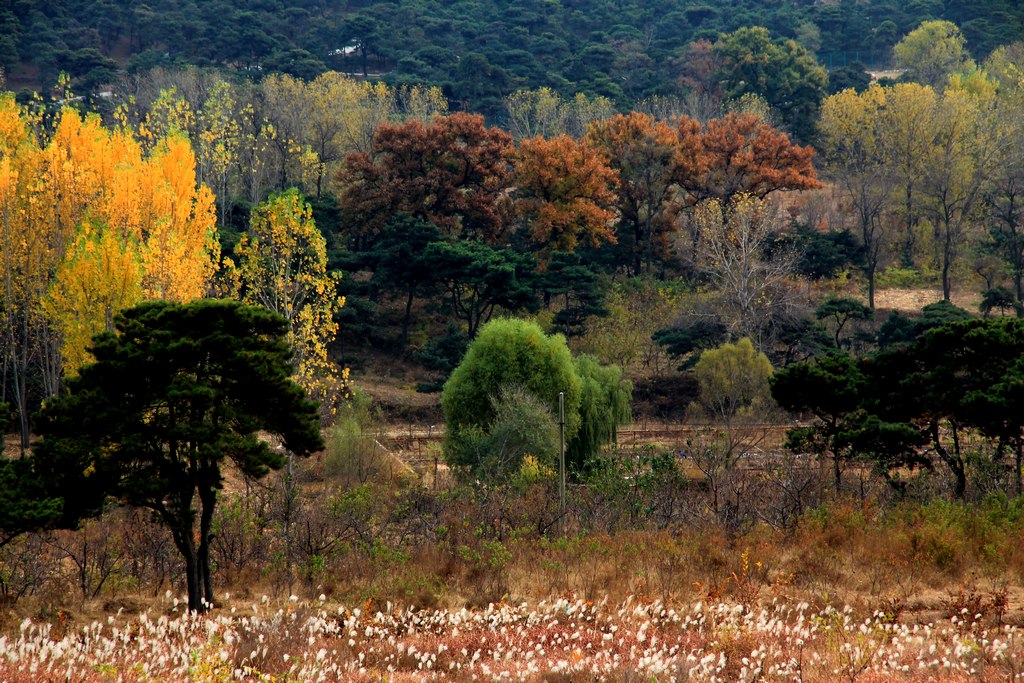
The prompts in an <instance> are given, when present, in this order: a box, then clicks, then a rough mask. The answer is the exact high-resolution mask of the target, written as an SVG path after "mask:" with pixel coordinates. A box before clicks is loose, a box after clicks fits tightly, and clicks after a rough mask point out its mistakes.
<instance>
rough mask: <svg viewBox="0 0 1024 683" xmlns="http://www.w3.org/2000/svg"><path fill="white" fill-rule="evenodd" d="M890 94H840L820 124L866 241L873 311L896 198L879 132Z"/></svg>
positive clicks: (874, 91)
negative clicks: (889, 210) (889, 212)
mask: <svg viewBox="0 0 1024 683" xmlns="http://www.w3.org/2000/svg"><path fill="white" fill-rule="evenodd" d="M886 94H887V92H886V91H885V90H883V89H882V88H880V87H877V86H876V87H872V88H870V89H868V90H867V91H865V92H863V93H856V92H854V91H853V90H845V91H843V92H840V93H837V94H835V95H833V96H832V97H829V98H828V99H827V100H825V102H824V104H822V107H821V121H820V123H819V128H820V130H821V139H822V144H821V148H822V151H823V156H824V158H825V162H826V163H827V164H828V168H829V171H830V173H831V175H832V176H833V177H834V178H835V181H836V183H837V184H838V185H839V187H840V188H841V189H842V192H843V195H844V196H845V198H846V200H847V202H849V207H850V213H852V214H853V216H854V220H855V221H856V226H857V232H858V235H859V237H860V239H861V242H862V244H863V245H864V252H863V254H864V275H865V276H866V277H867V280H868V307H869V308H871V309H872V310H873V309H874V307H875V275H876V273H877V272H878V268H879V264H880V263H881V260H882V255H883V248H884V247H885V246H886V244H887V243H888V242H889V241H890V236H889V235H887V234H886V232H887V231H886V227H887V225H888V223H887V222H886V220H885V218H886V216H885V213H886V209H887V208H888V206H889V204H890V202H891V200H892V197H893V192H892V182H893V178H892V168H891V166H890V161H891V160H890V159H889V158H887V157H886V155H885V148H884V144H883V142H882V141H881V140H879V138H880V132H879V130H878V129H879V125H880V113H879V110H880V109H881V108H883V107H884V106H885V104H886Z"/></svg>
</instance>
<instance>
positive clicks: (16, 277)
mask: <svg viewBox="0 0 1024 683" xmlns="http://www.w3.org/2000/svg"><path fill="white" fill-rule="evenodd" d="M40 130H42V127H40V126H38V125H37V121H36V120H35V118H34V115H32V114H30V113H29V112H28V111H27V110H25V109H23V108H22V107H19V106H18V105H17V104H16V103H15V101H14V98H13V97H12V96H10V95H4V96H0V222H2V226H0V232H2V234H0V269H2V279H3V285H2V287H3V289H2V292H0V297H2V302H0V303H2V310H3V318H2V322H3V329H2V330H0V333H2V344H3V357H4V361H5V363H6V366H7V371H8V372H9V373H10V374H9V375H8V376H9V377H10V379H11V385H12V386H13V387H14V390H13V391H12V393H13V394H14V395H13V399H14V402H15V404H16V405H15V409H16V412H17V413H18V414H19V415H21V425H20V426H21V429H22V438H23V442H25V443H27V438H28V433H29V431H30V425H29V422H28V417H27V416H28V415H29V414H30V413H31V411H32V410H33V409H34V406H35V405H36V404H38V402H39V401H42V400H45V399H46V398H47V397H49V396H51V395H53V394H55V393H57V391H58V390H59V388H60V382H61V378H62V377H63V375H64V374H65V373H75V372H77V371H78V369H79V368H80V367H81V365H82V364H83V363H86V362H88V361H89V360H90V358H89V354H88V352H87V347H88V344H89V343H90V340H91V338H92V336H93V335H94V334H96V333H98V332H101V331H104V330H110V329H112V325H113V318H114V315H116V313H117V312H118V311H120V310H122V309H124V308H126V307H129V306H132V305H134V304H137V303H139V302H140V301H143V300H146V299H163V300H169V301H182V302H183V301H189V300H192V299H196V298H199V297H202V296H204V295H205V294H206V293H207V291H208V289H209V285H210V282H211V279H212V277H213V274H214V271H215V269H216V264H217V261H218V259H219V256H220V247H219V243H218V241H217V236H216V232H215V215H214V206H213V195H212V194H211V193H210V191H209V190H208V189H206V188H205V187H203V186H201V185H199V184H197V182H196V175H195V157H194V155H193V154H192V150H191V147H190V145H189V143H188V141H187V140H186V139H185V138H183V137H180V136H179V135H177V134H175V133H173V132H172V133H171V134H169V135H166V136H159V137H157V136H154V137H152V138H151V139H147V140H145V149H144V148H143V146H142V145H141V144H140V142H139V141H138V140H137V139H136V138H135V136H134V135H132V133H131V132H130V131H129V130H127V129H126V128H122V129H121V130H114V131H112V130H109V129H107V128H104V127H103V125H102V123H101V122H100V119H99V117H97V116H87V117H82V116H81V115H80V114H79V113H78V112H76V111H74V110H72V109H66V110H64V111H63V112H61V113H60V114H59V116H58V118H57V120H56V122H55V123H54V125H53V127H52V132H50V133H48V134H43V133H39V132H37V131H40ZM30 376H31V377H32V378H33V381H31V382H30V381H29V379H28V378H29V377H30ZM33 384H37V385H38V386H39V387H40V389H39V390H36V391H33V390H32V385H33Z"/></svg>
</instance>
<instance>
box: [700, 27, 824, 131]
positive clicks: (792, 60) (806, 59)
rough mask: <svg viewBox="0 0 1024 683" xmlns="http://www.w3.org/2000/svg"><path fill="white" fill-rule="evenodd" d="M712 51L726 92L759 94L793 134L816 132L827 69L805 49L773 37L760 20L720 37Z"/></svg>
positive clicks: (734, 96)
mask: <svg viewBox="0 0 1024 683" xmlns="http://www.w3.org/2000/svg"><path fill="white" fill-rule="evenodd" d="M714 54H715V56H716V57H717V59H718V60H719V64H720V66H719V70H718V77H719V79H720V80H721V82H722V86H723V89H724V91H725V95H726V97H728V98H731V99H739V98H740V97H742V96H743V95H746V94H753V95H760V96H761V97H763V98H764V99H765V101H766V102H768V104H769V105H771V107H772V108H773V109H775V110H777V111H778V112H779V115H780V116H781V118H782V120H783V121H785V122H786V124H787V125H788V126H789V128H790V129H791V130H792V131H793V134H794V136H795V137H796V138H797V139H799V140H802V141H807V140H810V139H811V138H812V137H813V136H814V125H815V122H816V120H817V118H818V106H819V104H820V103H821V100H822V98H823V97H824V95H825V88H826V86H827V84H828V75H827V74H826V73H825V70H824V69H823V68H822V67H821V66H820V65H819V64H818V63H817V62H816V61H814V56H813V55H811V54H810V53H809V52H807V50H805V49H804V48H802V47H801V46H800V45H798V44H797V43H796V42H795V41H792V40H785V41H782V42H776V41H774V40H772V37H771V34H770V33H769V32H768V29H766V28H764V27H763V26H754V27H749V26H748V27H745V28H741V29H738V30H736V31H734V32H732V33H728V34H726V35H723V36H722V37H721V38H719V39H718V42H716V43H715V46H714Z"/></svg>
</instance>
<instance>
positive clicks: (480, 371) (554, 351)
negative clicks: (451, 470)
mask: <svg viewBox="0 0 1024 683" xmlns="http://www.w3.org/2000/svg"><path fill="white" fill-rule="evenodd" d="M509 386H515V387H519V388H520V389H522V390H523V391H525V392H528V393H529V394H531V395H533V396H535V397H536V398H537V399H538V400H539V401H540V402H541V404H542V405H544V406H546V407H547V408H548V410H550V411H551V413H552V414H553V415H557V414H558V394H559V392H562V393H563V394H564V395H565V399H564V406H565V437H566V439H567V440H572V439H573V438H574V437H575V436H576V434H577V432H578V431H579V429H580V403H581V400H582V395H583V383H582V381H581V380H580V377H579V375H578V373H577V372H576V368H575V366H574V365H573V360H572V355H571V354H570V353H569V348H568V347H567V346H566V345H565V338H564V337H562V336H561V335H554V336H548V335H546V334H544V332H543V331H541V329H540V327H539V326H537V324H536V323H532V322H527V321H525V320H517V319H514V318H504V319H499V320H494V321H492V322H490V323H488V324H487V325H485V326H483V328H481V330H480V333H479V334H478V335H477V337H476V339H474V340H473V342H472V343H471V344H470V346H469V349H468V350H467V351H466V355H465V357H464V358H463V359H462V362H461V363H460V364H459V366H458V367H457V368H455V371H454V372H453V373H452V376H451V377H450V378H449V379H448V381H447V382H445V385H444V390H443V391H442V393H441V408H442V409H443V410H444V417H445V429H446V433H445V440H446V445H445V454H446V457H448V454H449V453H450V452H452V450H451V449H452V448H453V447H454V446H450V445H449V444H455V443H457V441H458V439H460V438H462V437H463V435H464V434H465V433H466V430H470V429H478V430H487V429H489V428H490V427H491V425H492V424H493V421H494V417H495V414H496V412H495V402H494V401H493V397H494V396H495V395H496V394H497V392H499V391H500V390H501V388H502V387H509ZM455 448H456V451H458V448H457V447H455ZM455 464H456V465H457V466H468V465H469V463H465V462H456V463H455Z"/></svg>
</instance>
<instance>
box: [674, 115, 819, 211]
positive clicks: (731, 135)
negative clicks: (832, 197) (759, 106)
mask: <svg viewBox="0 0 1024 683" xmlns="http://www.w3.org/2000/svg"><path fill="white" fill-rule="evenodd" d="M679 154H680V155H681V158H680V159H679V176H678V178H677V183H678V185H679V187H680V189H682V190H683V192H684V193H685V194H686V196H687V198H688V199H689V201H690V203H692V204H696V203H699V202H701V201H704V200H706V199H717V200H718V201H719V202H721V203H722V204H726V205H728V204H729V203H730V202H731V201H732V199H733V198H734V197H737V196H739V195H741V194H748V195H752V196H753V197H756V198H757V199H764V198H765V197H767V196H768V195H770V194H772V193H773V192H778V191H781V190H810V189H814V188H817V187H821V183H819V182H818V179H817V176H816V174H815V171H814V165H813V163H812V161H813V159H814V150H813V149H812V148H810V147H801V146H799V145H795V144H793V143H792V142H791V141H790V139H789V136H788V135H786V134H785V133H783V132H781V131H779V130H777V129H776V128H774V127H773V126H771V125H770V124H769V123H766V122H765V121H763V120H762V119H761V118H759V117H758V116H756V115H754V114H736V113H733V114H726V115H725V116H724V117H723V118H720V119H712V120H710V121H708V122H707V125H706V126H703V127H702V126H701V125H700V124H699V123H697V122H696V121H694V120H693V119H689V118H686V117H683V118H681V119H680V120H679Z"/></svg>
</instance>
